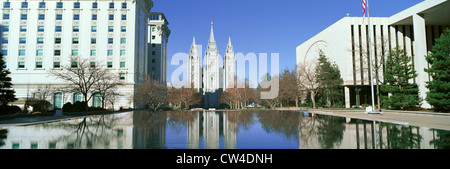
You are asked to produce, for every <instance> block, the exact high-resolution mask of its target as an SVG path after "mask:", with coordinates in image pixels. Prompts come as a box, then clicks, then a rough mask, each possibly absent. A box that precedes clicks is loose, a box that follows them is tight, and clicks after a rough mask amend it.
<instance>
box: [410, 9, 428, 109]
mask: <svg viewBox="0 0 450 169" xmlns="http://www.w3.org/2000/svg"><path fill="white" fill-rule="evenodd" d="M413 27H414V41H415V44H414V48H415V49H414V52H415V57H414V68H415V70H416V72H417V74H418V76H417V78H416V83H417V85H419V97H421V98H422V99H425V98H426V97H427V94H426V93H427V92H428V88H426V81H428V73H426V72H425V70H424V69H425V68H426V67H427V63H428V62H427V61H426V60H425V55H427V40H426V31H425V30H426V29H425V18H424V16H423V15H419V14H414V15H413ZM422 107H423V108H431V105H430V104H428V102H427V101H425V100H424V101H423V102H422Z"/></svg>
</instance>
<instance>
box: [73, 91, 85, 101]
mask: <svg viewBox="0 0 450 169" xmlns="http://www.w3.org/2000/svg"><path fill="white" fill-rule="evenodd" d="M82 100H83V95H82V94H81V93H74V94H73V103H75V102H81V101H82Z"/></svg>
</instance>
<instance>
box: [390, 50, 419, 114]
mask: <svg viewBox="0 0 450 169" xmlns="http://www.w3.org/2000/svg"><path fill="white" fill-rule="evenodd" d="M415 77H417V73H416V71H415V70H414V67H413V65H412V64H411V56H408V55H407V54H406V52H405V50H403V49H399V48H396V49H394V50H392V51H391V52H390V54H389V56H388V58H387V61H386V71H385V72H384V78H385V84H384V85H382V86H381V91H382V92H385V93H389V94H391V96H387V97H386V96H383V97H382V98H383V99H382V100H383V101H382V103H383V104H384V106H385V107H388V108H391V109H402V110H403V109H405V108H410V107H416V106H417V105H419V104H420V102H421V99H419V89H418V86H417V84H415V83H410V81H411V80H412V79H414V78H415Z"/></svg>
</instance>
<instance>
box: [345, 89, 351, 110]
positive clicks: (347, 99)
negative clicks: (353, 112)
mask: <svg viewBox="0 0 450 169" xmlns="http://www.w3.org/2000/svg"><path fill="white" fill-rule="evenodd" d="M344 92H345V93H344V94H345V108H351V105H350V89H349V88H348V87H347V86H346V87H344Z"/></svg>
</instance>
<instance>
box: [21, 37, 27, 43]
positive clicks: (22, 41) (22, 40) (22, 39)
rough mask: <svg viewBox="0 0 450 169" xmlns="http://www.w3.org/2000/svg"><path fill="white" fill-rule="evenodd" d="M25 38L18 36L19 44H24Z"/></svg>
mask: <svg viewBox="0 0 450 169" xmlns="http://www.w3.org/2000/svg"><path fill="white" fill-rule="evenodd" d="M26 43H27V38H19V44H26Z"/></svg>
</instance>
